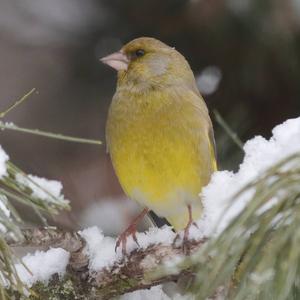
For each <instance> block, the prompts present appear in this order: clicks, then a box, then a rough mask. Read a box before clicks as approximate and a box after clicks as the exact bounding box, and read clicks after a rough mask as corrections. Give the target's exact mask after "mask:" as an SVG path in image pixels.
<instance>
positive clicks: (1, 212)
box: [0, 194, 10, 233]
mask: <svg viewBox="0 0 300 300" xmlns="http://www.w3.org/2000/svg"><path fill="white" fill-rule="evenodd" d="M9 218H10V210H9V209H8V208H7V198H6V196H4V195H1V194H0V222H1V221H2V220H3V219H9ZM3 221H4V220H3ZM4 224H5V223H4ZM4 224H0V233H7V228H6V227H5V225H4Z"/></svg>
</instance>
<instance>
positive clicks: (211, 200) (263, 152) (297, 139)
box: [193, 117, 300, 236]
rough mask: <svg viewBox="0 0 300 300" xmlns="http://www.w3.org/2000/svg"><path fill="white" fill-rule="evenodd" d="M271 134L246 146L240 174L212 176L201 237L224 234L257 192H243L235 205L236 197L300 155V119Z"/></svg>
mask: <svg viewBox="0 0 300 300" xmlns="http://www.w3.org/2000/svg"><path fill="white" fill-rule="evenodd" d="M272 133H273V136H272V137H271V138H270V139H269V140H266V139H265V138H263V137H262V136H256V137H254V138H253V139H251V140H249V141H248V142H247V143H246V144H245V145H244V151H245V157H244V160H243V162H242V163H241V164H240V167H239V170H238V172H236V173H233V172H231V171H217V172H215V173H214V174H213V176H212V178H211V181H210V183H209V184H208V185H207V186H206V187H205V188H204V189H203V191H202V199H203V206H204V212H203V216H202V218H201V219H200V220H199V221H198V226H199V228H200V233H199V232H198V236H200V235H204V236H210V235H212V234H218V233H220V232H222V231H223V230H224V228H226V226H227V225H228V224H229V222H230V221H231V220H232V219H233V218H234V217H236V216H237V215H238V214H239V213H240V212H241V211H242V210H243V209H244V207H245V205H246V204H247V203H248V202H249V201H250V200H251V196H252V195H253V193H254V190H250V191H248V192H246V193H243V194H242V195H241V196H239V197H238V198H237V199H235V201H234V202H232V201H231V200H232V198H234V195H235V194H236V193H237V192H238V191H239V190H240V189H241V188H243V187H244V186H245V185H246V184H248V183H249V182H251V181H252V180H253V179H255V178H256V177H257V176H259V175H261V174H263V172H264V171H266V170H267V169H268V168H269V167H271V166H272V165H274V164H276V163H278V162H280V161H281V160H282V159H284V158H286V157H288V156H289V155H292V154H294V153H297V152H299V153H300V117H299V118H296V119H290V120H287V121H286V122H284V123H283V124H281V125H278V126H276V127H275V128H274V129H273V130H272ZM230 204H231V205H230ZM229 205H230V207H229V209H228V210H226V208H228V206H229ZM225 210H226V213H224V212H225ZM193 231H195V230H193Z"/></svg>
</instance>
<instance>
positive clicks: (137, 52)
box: [134, 49, 145, 57]
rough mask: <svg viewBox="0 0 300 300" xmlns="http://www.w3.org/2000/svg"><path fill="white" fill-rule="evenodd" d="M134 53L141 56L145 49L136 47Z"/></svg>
mask: <svg viewBox="0 0 300 300" xmlns="http://www.w3.org/2000/svg"><path fill="white" fill-rule="evenodd" d="M134 54H135V56H136V57H141V56H144V54H145V51H144V50H143V49H138V50H136V51H135V52H134Z"/></svg>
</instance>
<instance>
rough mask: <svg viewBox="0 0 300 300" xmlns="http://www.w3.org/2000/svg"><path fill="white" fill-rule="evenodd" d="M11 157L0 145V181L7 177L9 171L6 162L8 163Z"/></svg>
mask: <svg viewBox="0 0 300 300" xmlns="http://www.w3.org/2000/svg"><path fill="white" fill-rule="evenodd" d="M8 159H9V157H8V155H7V154H6V153H5V151H4V150H3V148H2V147H1V145H0V179H1V178H2V177H3V176H6V175H7V170H6V162H7V161H8Z"/></svg>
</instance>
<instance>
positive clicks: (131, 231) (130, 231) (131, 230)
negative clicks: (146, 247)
mask: <svg viewBox="0 0 300 300" xmlns="http://www.w3.org/2000/svg"><path fill="white" fill-rule="evenodd" d="M130 235H131V236H132V238H133V240H134V241H135V243H136V244H137V245H138V246H139V242H138V240H137V236H136V224H131V225H130V226H129V227H128V228H127V229H126V230H125V231H123V232H122V233H121V234H120V236H119V237H118V239H117V241H116V246H115V252H117V250H118V248H119V247H120V246H122V254H123V255H124V256H126V255H127V251H126V245H127V238H128V237H129V236H130Z"/></svg>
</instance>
